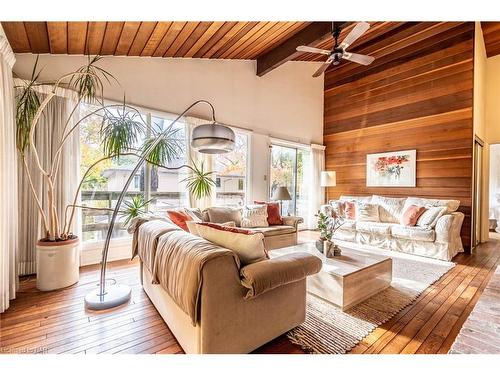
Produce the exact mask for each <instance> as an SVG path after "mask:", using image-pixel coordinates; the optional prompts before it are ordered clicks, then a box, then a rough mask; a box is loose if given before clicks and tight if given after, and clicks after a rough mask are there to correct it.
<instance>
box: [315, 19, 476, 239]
mask: <svg viewBox="0 0 500 375" xmlns="http://www.w3.org/2000/svg"><path fill="white" fill-rule="evenodd" d="M388 29H389V30H388V32H387V33H385V34H383V35H381V36H379V37H377V38H375V39H373V40H370V41H369V42H368V43H366V45H365V44H361V45H359V46H358V48H356V46H354V48H353V49H352V52H359V53H367V54H371V55H373V56H375V57H376V60H375V62H374V63H373V64H372V65H370V66H366V67H365V66H361V65H357V64H353V63H346V62H343V63H342V64H341V65H340V66H338V67H334V68H332V69H330V70H328V71H327V72H326V74H325V99H324V100H325V103H324V104H325V109H324V111H325V115H324V144H325V145H326V169H327V170H334V171H336V172H337V186H336V187H333V188H329V189H328V191H327V197H328V199H334V198H337V197H338V196H339V195H341V194H353V195H365V194H366V195H370V194H380V195H387V196H395V197H403V196H422V197H428V198H453V199H459V200H460V201H461V206H460V208H459V210H460V211H462V212H463V213H464V214H465V215H466V218H465V222H464V225H463V227H462V241H463V244H464V246H469V244H470V235H471V220H470V214H471V204H472V145H473V121H472V108H473V56H474V23H472V22H471V23H459V22H445V23H439V22H436V23H434V22H433V23H428V22H412V23H410V22H408V23H404V24H402V25H399V26H398V27H396V28H388ZM408 149H416V150H417V186H416V187H415V188H386V187H385V188H384V187H367V186H366V155H367V154H371V153H378V152H386V151H397V150H408Z"/></svg>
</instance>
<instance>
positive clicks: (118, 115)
mask: <svg viewBox="0 0 500 375" xmlns="http://www.w3.org/2000/svg"><path fill="white" fill-rule="evenodd" d="M100 60H101V57H99V56H95V57H90V56H89V57H88V61H87V64H85V65H83V66H82V67H80V68H79V69H77V70H76V71H73V72H70V73H68V74H65V75H63V76H62V77H60V78H59V79H57V80H56V81H55V82H44V83H42V82H40V81H39V75H40V71H39V70H37V69H38V68H37V65H38V58H37V60H36V62H35V64H34V67H33V70H32V74H31V78H30V79H29V80H27V81H24V83H23V84H22V85H20V86H18V87H16V89H17V95H16V101H17V106H16V130H17V149H18V152H19V156H20V160H21V163H22V164H23V167H24V172H25V173H26V176H27V181H28V183H29V185H30V190H31V193H32V196H33V199H34V200H35V202H36V206H37V208H38V213H39V215H40V217H41V223H42V228H43V232H42V233H43V237H42V238H40V239H39V240H38V243H37V260H38V259H39V255H40V254H44V253H43V252H52V253H53V254H59V255H60V256H58V257H53V258H54V259H59V261H58V262H59V263H57V264H47V263H44V267H39V263H40V262H38V261H37V287H38V288H39V289H40V290H53V289H58V288H62V287H65V286H68V285H72V284H74V283H76V282H77V281H78V259H77V257H78V252H77V249H78V245H79V239H78V237H77V236H76V235H75V234H73V233H72V230H71V228H72V227H73V222H74V220H75V214H76V210H77V208H80V209H84V210H86V209H92V210H107V211H113V210H112V209H109V208H99V207H89V206H84V205H79V204H78V203H77V202H78V197H79V195H80V190H81V188H82V185H83V183H84V182H85V181H86V179H87V177H88V176H89V175H90V173H91V172H92V170H93V169H94V168H95V167H96V166H97V165H99V164H100V163H103V162H105V161H108V160H117V159H119V158H120V157H125V156H135V157H138V158H140V159H141V160H144V161H145V162H146V163H149V164H151V165H153V166H154V167H156V168H165V169H175V170H179V169H181V168H184V169H188V170H189V171H190V174H189V176H188V177H187V178H186V179H185V182H187V188H188V190H189V192H190V193H191V194H193V195H194V196H195V198H197V199H200V198H203V197H205V196H208V195H210V194H211V190H212V188H213V187H214V186H215V181H214V180H213V178H212V172H208V171H205V170H204V167H203V165H202V164H201V165H199V166H197V165H194V163H193V165H187V164H183V165H181V166H178V167H175V168H171V167H169V166H168V165H169V163H170V162H171V161H173V160H174V159H177V158H179V157H180V155H181V153H182V149H181V145H180V144H179V141H178V139H177V138H176V137H175V132H176V130H175V129H173V128H172V126H170V127H168V128H167V129H166V130H161V131H157V130H155V129H154V128H152V129H151V128H150V129H148V128H147V122H146V121H145V119H143V118H142V116H141V114H140V113H139V111H138V110H137V109H135V108H134V107H131V106H129V105H127V104H126V103H125V101H124V102H123V104H111V105H109V104H108V105H107V104H105V101H104V81H106V82H107V83H108V84H112V83H113V82H116V83H117V80H116V79H115V78H114V77H113V76H112V74H111V73H109V72H107V71H106V70H104V69H103V68H101V67H100V66H99V64H98V63H99V61H100ZM42 84H43V85H50V86H51V87H52V90H51V91H50V92H49V93H48V94H47V95H45V97H42V96H41V95H40V93H39V92H38V91H37V86H39V85H42ZM59 87H65V88H68V89H70V90H73V91H75V92H76V94H77V97H78V100H77V103H76V104H75V106H74V108H73V109H72V111H70V112H69V115H68V117H67V118H66V119H65V122H64V123H65V125H64V128H63V131H62V134H61V136H60V138H59V139H53V140H51V141H52V142H53V145H55V146H54V147H55V150H56V151H55V153H54V154H53V157H52V160H51V161H50V162H49V164H48V165H47V163H45V164H44V163H42V162H41V160H40V157H39V154H38V151H37V148H36V145H35V132H36V128H37V126H38V125H39V122H40V121H39V120H40V118H41V116H42V115H43V114H44V111H45V110H46V108H47V105H48V104H49V103H50V101H51V100H53V98H54V97H55V96H56V90H57V89H58V88H59ZM82 102H87V103H91V104H93V105H95V106H96V109H95V110H93V111H91V113H89V114H87V115H85V116H83V117H81V118H75V116H76V113H77V112H78V111H77V109H78V106H79V105H80V104H81V103H82ZM92 115H96V116H99V117H100V120H101V127H100V132H99V137H100V140H101V143H102V145H103V147H102V148H103V152H104V155H103V157H101V158H100V159H99V160H97V161H96V162H94V163H93V164H92V165H90V166H89V168H88V169H87V171H86V172H85V173H83V175H82V176H81V180H80V182H79V184H78V187H77V190H76V192H75V195H74V197H73V198H72V199H71V200H70V201H69V202H64V203H59V204H63V205H64V207H58V203H57V201H56V200H55V199H54V198H55V196H56V194H57V191H56V189H57V185H56V184H55V181H56V179H57V178H58V175H59V167H60V165H61V159H62V158H63V157H64V155H63V147H64V145H65V144H66V143H67V142H68V140H69V138H70V136H71V135H72V134H73V133H74V132H75V131H77V129H78V126H79V124H80V123H82V121H84V120H85V119H86V118H88V117H89V116H92ZM148 131H149V133H148ZM140 139H145V141H144V142H143V143H142V144H140V145H137V143H138V141H139V140H140ZM28 158H32V160H34V165H35V168H29V166H28V162H27V160H28ZM34 173H37V174H39V175H40V176H41V178H42V181H43V184H44V185H45V196H44V197H42V196H40V193H39V192H38V191H37V190H36V189H35V186H34V184H33V174H34ZM42 202H46V204H42ZM149 203H150V202H149V201H144V199H143V198H142V197H133V198H132V200H131V201H130V202H125V206H124V208H123V209H120V213H121V215H122V216H123V217H124V219H125V222H129V221H130V220H131V219H132V218H133V217H136V216H138V215H140V214H143V213H145V212H147V211H148V205H149ZM61 208H62V210H61ZM59 211H62V212H64V215H63V217H59V215H58V212H59ZM61 253H62V254H61ZM47 259H48V258H47ZM53 263H54V262H53ZM68 268H70V269H68Z"/></svg>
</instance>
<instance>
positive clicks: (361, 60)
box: [342, 52, 375, 65]
mask: <svg viewBox="0 0 500 375" xmlns="http://www.w3.org/2000/svg"><path fill="white" fill-rule="evenodd" d="M342 58H343V59H345V60H349V61H353V62H355V63H358V64H361V65H370V64H371V63H372V62H373V60H375V57H373V56H368V55H360V54H359V53H350V52H344V55H342Z"/></svg>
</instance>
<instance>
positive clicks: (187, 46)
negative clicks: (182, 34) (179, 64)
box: [174, 22, 213, 57]
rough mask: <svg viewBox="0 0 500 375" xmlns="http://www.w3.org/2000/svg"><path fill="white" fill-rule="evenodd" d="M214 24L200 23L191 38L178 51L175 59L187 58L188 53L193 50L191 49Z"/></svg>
mask: <svg viewBox="0 0 500 375" xmlns="http://www.w3.org/2000/svg"><path fill="white" fill-rule="evenodd" d="M212 23H213V22H200V23H199V24H198V25H197V26H196V28H195V29H194V30H193V32H192V33H191V35H189V38H187V39H186V41H185V42H184V44H183V45H182V46H181V48H179V49H178V50H177V52H176V53H175V54H174V57H187V56H186V53H187V51H189V50H190V49H191V47H192V46H193V45H194V44H195V43H196V41H198V40H199V39H200V38H201V37H202V36H203V35H204V34H205V32H206V31H207V30H208V29H209V28H210V26H211V25H212Z"/></svg>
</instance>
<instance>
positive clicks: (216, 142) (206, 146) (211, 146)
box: [191, 122, 235, 154]
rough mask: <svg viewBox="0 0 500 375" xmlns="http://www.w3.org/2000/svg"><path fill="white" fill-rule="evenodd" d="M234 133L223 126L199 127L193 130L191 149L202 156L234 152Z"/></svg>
mask: <svg viewBox="0 0 500 375" xmlns="http://www.w3.org/2000/svg"><path fill="white" fill-rule="evenodd" d="M234 140H235V134H234V131H233V130H232V129H231V128H229V127H227V126H224V125H220V124H217V123H216V122H213V123H212V124H203V125H199V126H197V127H196V128H194V129H193V134H192V137H191V147H193V148H194V149H195V150H196V151H198V152H201V153H203V154H224V153H226V152H231V151H233V150H234Z"/></svg>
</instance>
